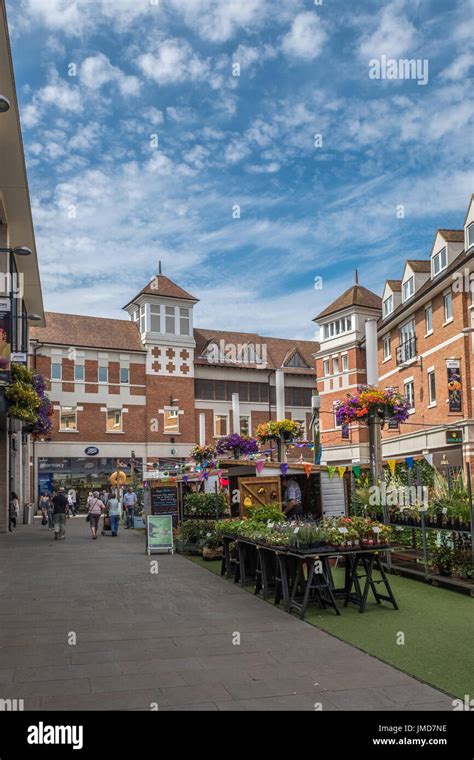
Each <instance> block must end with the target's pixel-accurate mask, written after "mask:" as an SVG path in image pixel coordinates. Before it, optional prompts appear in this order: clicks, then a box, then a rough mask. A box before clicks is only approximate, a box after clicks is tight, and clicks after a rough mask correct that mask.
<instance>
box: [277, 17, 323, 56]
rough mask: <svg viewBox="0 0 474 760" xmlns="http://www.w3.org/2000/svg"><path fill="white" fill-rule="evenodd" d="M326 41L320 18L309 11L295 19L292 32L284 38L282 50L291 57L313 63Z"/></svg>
mask: <svg viewBox="0 0 474 760" xmlns="http://www.w3.org/2000/svg"><path fill="white" fill-rule="evenodd" d="M326 39H327V33H326V31H325V28H324V25H323V22H322V21H321V19H320V17H319V16H317V15H316V13H313V12H312V11H307V12H305V13H299V14H298V15H297V16H296V17H295V18H294V20H293V23H292V25H291V29H290V31H289V32H288V34H286V35H285V37H283V42H282V49H283V52H285V53H286V54H287V55H289V56H291V57H295V58H302V59H303V60H306V61H312V60H313V59H314V58H317V57H318V55H320V53H321V51H322V49H323V46H324V43H325V42H326Z"/></svg>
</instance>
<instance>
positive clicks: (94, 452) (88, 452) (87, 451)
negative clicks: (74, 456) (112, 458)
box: [84, 446, 99, 457]
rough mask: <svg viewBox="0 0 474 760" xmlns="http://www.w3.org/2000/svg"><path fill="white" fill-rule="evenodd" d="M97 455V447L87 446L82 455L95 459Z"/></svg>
mask: <svg viewBox="0 0 474 760" xmlns="http://www.w3.org/2000/svg"><path fill="white" fill-rule="evenodd" d="M98 453H99V449H98V448H97V446H88V447H87V449H84V454H86V455H87V456H88V457H95V456H97V454H98Z"/></svg>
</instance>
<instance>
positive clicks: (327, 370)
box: [323, 358, 331, 377]
mask: <svg viewBox="0 0 474 760" xmlns="http://www.w3.org/2000/svg"><path fill="white" fill-rule="evenodd" d="M323 377H331V360H330V359H329V358H328V359H323Z"/></svg>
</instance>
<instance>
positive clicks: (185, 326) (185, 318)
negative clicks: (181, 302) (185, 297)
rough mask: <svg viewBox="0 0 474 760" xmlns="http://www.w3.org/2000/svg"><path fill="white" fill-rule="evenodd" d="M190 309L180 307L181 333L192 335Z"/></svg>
mask: <svg viewBox="0 0 474 760" xmlns="http://www.w3.org/2000/svg"><path fill="white" fill-rule="evenodd" d="M190 321H191V320H190V317H189V309H182V308H181V307H180V309H179V334H180V335H190Z"/></svg>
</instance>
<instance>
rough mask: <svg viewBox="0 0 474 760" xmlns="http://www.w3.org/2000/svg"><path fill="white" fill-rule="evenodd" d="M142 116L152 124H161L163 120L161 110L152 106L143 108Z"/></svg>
mask: <svg viewBox="0 0 474 760" xmlns="http://www.w3.org/2000/svg"><path fill="white" fill-rule="evenodd" d="M143 116H144V118H145V119H148V121H149V122H150V124H153V125H154V126H156V125H157V124H162V123H163V121H164V116H163V111H160V110H158V108H155V107H154V106H150V107H149V108H145V110H144V111H143Z"/></svg>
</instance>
